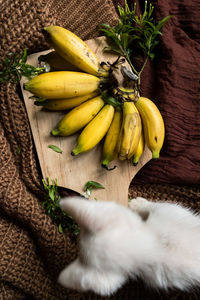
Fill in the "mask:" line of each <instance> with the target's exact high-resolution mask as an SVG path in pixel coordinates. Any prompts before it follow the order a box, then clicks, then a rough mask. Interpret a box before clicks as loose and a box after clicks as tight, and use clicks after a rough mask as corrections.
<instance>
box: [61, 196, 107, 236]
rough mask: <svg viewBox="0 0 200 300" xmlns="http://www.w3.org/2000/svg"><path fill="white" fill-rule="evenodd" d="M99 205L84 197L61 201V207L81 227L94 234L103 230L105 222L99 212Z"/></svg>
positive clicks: (68, 198)
mask: <svg viewBox="0 0 200 300" xmlns="http://www.w3.org/2000/svg"><path fill="white" fill-rule="evenodd" d="M98 206H99V203H98V204H97V202H96V201H90V200H87V199H85V198H83V197H77V196H75V197H67V198H64V199H62V200H61V201H60V207H61V209H62V210H63V211H65V212H66V213H67V214H68V215H70V216H71V217H72V218H73V219H74V220H75V221H76V222H77V223H78V224H79V225H80V226H82V227H83V228H85V229H87V230H88V231H91V232H94V231H97V230H99V229H101V228H102V226H103V225H105V224H104V221H103V220H102V219H103V218H102V215H101V214H100V213H99V211H98Z"/></svg>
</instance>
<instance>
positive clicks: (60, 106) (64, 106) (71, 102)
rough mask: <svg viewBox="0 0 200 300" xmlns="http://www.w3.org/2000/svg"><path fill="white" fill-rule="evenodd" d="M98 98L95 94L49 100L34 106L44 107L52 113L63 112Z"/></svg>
mask: <svg viewBox="0 0 200 300" xmlns="http://www.w3.org/2000/svg"><path fill="white" fill-rule="evenodd" d="M96 96H98V92H93V93H91V94H88V95H84V96H80V97H73V98H66V99H47V100H44V101H35V102H34V104H35V105H37V106H42V107H43V108H45V109H47V110H51V111H62V110H68V109H70V108H74V107H76V106H78V105H80V104H81V103H83V102H85V101H87V100H90V99H92V98H94V97H96Z"/></svg>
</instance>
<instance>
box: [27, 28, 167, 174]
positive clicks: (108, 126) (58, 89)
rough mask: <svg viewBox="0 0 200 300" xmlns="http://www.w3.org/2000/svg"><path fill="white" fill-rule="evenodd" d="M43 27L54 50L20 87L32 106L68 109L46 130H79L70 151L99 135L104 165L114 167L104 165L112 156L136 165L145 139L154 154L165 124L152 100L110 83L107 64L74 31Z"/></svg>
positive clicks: (57, 133)
mask: <svg viewBox="0 0 200 300" xmlns="http://www.w3.org/2000/svg"><path fill="white" fill-rule="evenodd" d="M45 31H46V32H47V33H48V36H49V38H50V41H51V44H52V46H53V48H54V51H52V52H50V53H49V54H47V55H45V56H40V57H39V61H45V62H47V63H48V64H49V65H50V67H51V69H50V70H51V71H50V72H48V73H43V74H40V75H38V76H36V77H34V78H32V79H31V80H29V81H28V82H27V83H26V84H25V85H24V88H25V89H26V90H28V91H30V92H31V93H32V94H33V95H34V97H35V98H36V101H35V102H34V104H35V105H38V106H42V107H43V108H44V109H47V110H50V111H60V110H64V111H68V112H67V113H66V114H65V116H64V117H63V118H62V119H61V120H60V121H59V122H58V124H57V125H56V127H55V128H54V129H53V130H52V131H51V134H52V135H53V136H70V135H72V134H75V133H78V132H80V131H81V132H80V134H79V137H78V140H77V145H76V146H75V148H74V149H72V152H71V155H73V156H76V155H79V154H80V153H84V152H87V151H89V150H91V149H92V148H94V147H95V146H96V145H97V144H98V143H100V141H102V140H103V138H104V137H105V139H104V142H103V151H102V162H101V165H102V167H104V168H106V169H107V170H111V169H113V168H115V166H114V167H113V168H109V164H110V162H112V161H113V160H115V159H117V158H118V159H119V160H122V161H123V160H132V163H133V165H137V163H138V162H139V160H140V157H141V156H142V154H143V152H144V147H145V144H146V145H147V146H148V148H149V149H150V150H151V151H152V157H153V158H158V157H159V153H160V150H161V148H162V145H163V141H164V135H165V129H164V122H163V119H162V116H161V114H160V112H159V110H158V108H157V107H156V105H155V104H154V103H153V102H152V101H151V100H149V99H147V98H145V97H139V96H138V94H137V93H136V92H135V90H134V89H130V88H129V89H127V88H124V87H118V86H116V82H115V85H112V84H113V81H112V80H111V75H110V74H111V67H110V66H111V65H110V64H105V63H104V64H103V63H101V64H100V62H99V61H98V58H97V57H96V55H95V54H94V52H93V51H92V50H91V49H90V48H89V47H88V46H87V44H86V43H85V42H84V41H82V40H81V39H80V38H79V37H77V36H76V35H75V34H74V33H72V32H70V31H69V30H67V29H64V28H62V27H59V26H49V27H46V28H45ZM115 67H116V66H115ZM108 86H109V89H108V90H107V93H103V92H102V90H103V89H105V90H106V88H108ZM105 95H107V96H106V97H105ZM110 95H111V96H110ZM108 100H109V101H108ZM111 100H112V101H111ZM113 101H114V102H113Z"/></svg>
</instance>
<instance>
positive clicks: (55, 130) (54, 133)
mask: <svg viewBox="0 0 200 300" xmlns="http://www.w3.org/2000/svg"><path fill="white" fill-rule="evenodd" d="M59 133H60V132H59V130H58V129H53V130H52V131H51V135H53V136H56V135H59Z"/></svg>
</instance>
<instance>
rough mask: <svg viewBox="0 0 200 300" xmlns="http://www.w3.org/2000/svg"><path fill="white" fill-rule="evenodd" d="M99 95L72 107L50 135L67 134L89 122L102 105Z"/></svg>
mask: <svg viewBox="0 0 200 300" xmlns="http://www.w3.org/2000/svg"><path fill="white" fill-rule="evenodd" d="M103 105H104V101H103V100H102V98H101V96H99V97H96V98H93V99H91V100H88V101H87V102H84V103H82V104H81V105H79V106H77V107H75V108H74V109H72V110H71V111H70V112H69V113H67V114H66V115H65V116H64V118H62V119H61V121H60V122H59V123H58V125H57V127H56V129H54V130H52V132H51V133H52V135H60V136H69V135H71V134H74V133H75V132H77V131H79V130H80V129H81V128H83V127H84V126H85V125H86V124H87V123H89V122H90V121H91V120H92V119H93V118H94V117H95V115H96V114H97V113H98V112H99V111H100V109H101V108H102V107H103Z"/></svg>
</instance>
